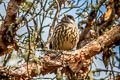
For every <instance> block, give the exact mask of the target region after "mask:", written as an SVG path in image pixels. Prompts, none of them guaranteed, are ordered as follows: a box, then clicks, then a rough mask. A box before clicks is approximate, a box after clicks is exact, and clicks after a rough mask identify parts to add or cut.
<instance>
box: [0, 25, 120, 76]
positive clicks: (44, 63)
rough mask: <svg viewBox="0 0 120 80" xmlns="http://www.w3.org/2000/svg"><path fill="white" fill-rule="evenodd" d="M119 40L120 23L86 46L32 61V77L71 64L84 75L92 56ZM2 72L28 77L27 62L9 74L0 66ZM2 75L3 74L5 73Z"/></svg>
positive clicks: (29, 67) (30, 67)
mask: <svg viewBox="0 0 120 80" xmlns="http://www.w3.org/2000/svg"><path fill="white" fill-rule="evenodd" d="M118 40H120V25H118V26H117V27H113V28H112V29H111V30H109V31H108V32H107V33H106V34H104V35H102V36H100V37H98V39H96V40H94V41H91V42H90V43H88V44H87V45H86V46H84V47H83V48H81V49H78V50H76V51H70V52H66V51H64V52H56V53H53V52H47V53H48V54H47V55H45V56H44V58H43V59H40V60H39V61H38V62H39V64H36V63H35V62H31V63H30V64H29V65H28V70H29V74H30V77H33V76H36V75H38V74H47V73H49V72H53V71H54V70H55V69H57V68H59V67H66V66H69V68H70V69H71V71H72V72H73V73H78V74H79V73H80V76H81V77H83V76H85V75H86V74H87V72H88V67H89V65H90V60H91V59H92V57H94V56H95V55H96V54H98V53H100V52H101V50H102V48H104V47H106V46H111V45H112V44H113V43H115V42H116V41H118ZM0 72H2V73H6V75H5V76H10V75H15V76H14V77H16V75H17V77H19V78H26V77H27V74H26V73H27V64H26V63H25V64H23V65H21V66H20V67H18V68H14V70H13V68H12V69H10V72H9V74H7V72H8V70H7V69H3V68H0ZM19 72H20V73H19ZM11 73H12V74H11ZM23 75H24V76H23ZM0 76H3V74H1V75H0Z"/></svg>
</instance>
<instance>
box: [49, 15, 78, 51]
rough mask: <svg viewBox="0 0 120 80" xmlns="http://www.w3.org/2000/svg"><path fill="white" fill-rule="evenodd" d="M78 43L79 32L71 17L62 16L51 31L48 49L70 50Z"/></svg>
mask: <svg viewBox="0 0 120 80" xmlns="http://www.w3.org/2000/svg"><path fill="white" fill-rule="evenodd" d="M78 41H79V32H78V28H77V26H76V24H75V19H74V17H73V16H72V15H64V17H63V18H62V19H61V21H60V22H59V23H58V24H57V25H56V27H55V28H54V29H53V34H52V36H51V39H50V45H49V48H50V49H54V50H72V49H73V48H74V47H75V46H76V45H77V43H78Z"/></svg>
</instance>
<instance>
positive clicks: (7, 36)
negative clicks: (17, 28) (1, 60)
mask: <svg viewBox="0 0 120 80" xmlns="http://www.w3.org/2000/svg"><path fill="white" fill-rule="evenodd" d="M21 2H22V0H10V2H9V3H8V7H7V13H6V17H5V20H4V22H3V24H2V26H1V27H0V56H1V55H4V54H7V53H9V52H10V51H9V50H8V48H7V47H8V46H9V45H15V44H16V43H15V41H14V40H13V36H14V34H15V33H16V32H13V25H12V23H15V22H16V15H17V12H18V10H19V5H20V4H21ZM7 51H8V52H7Z"/></svg>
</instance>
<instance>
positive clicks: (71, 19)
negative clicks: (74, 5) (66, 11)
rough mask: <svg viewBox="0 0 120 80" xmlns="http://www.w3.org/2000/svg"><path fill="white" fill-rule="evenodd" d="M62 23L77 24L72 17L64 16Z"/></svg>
mask: <svg viewBox="0 0 120 80" xmlns="http://www.w3.org/2000/svg"><path fill="white" fill-rule="evenodd" d="M61 22H66V23H75V19H74V17H73V16H71V15H64V17H63V18H62V19H61Z"/></svg>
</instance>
